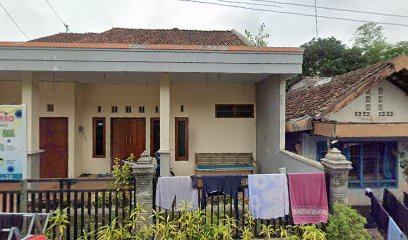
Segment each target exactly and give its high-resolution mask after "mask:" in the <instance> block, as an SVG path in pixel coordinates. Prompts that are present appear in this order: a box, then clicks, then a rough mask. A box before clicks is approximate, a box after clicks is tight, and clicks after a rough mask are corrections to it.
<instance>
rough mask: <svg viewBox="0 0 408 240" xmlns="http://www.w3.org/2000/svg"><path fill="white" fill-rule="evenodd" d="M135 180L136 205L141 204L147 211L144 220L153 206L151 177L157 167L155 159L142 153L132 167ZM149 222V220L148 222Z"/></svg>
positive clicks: (150, 212)
mask: <svg viewBox="0 0 408 240" xmlns="http://www.w3.org/2000/svg"><path fill="white" fill-rule="evenodd" d="M132 167H133V175H134V176H135V179H136V203H137V204H141V205H142V206H143V208H144V209H145V210H146V211H147V213H146V216H145V217H146V219H147V217H149V216H150V215H151V214H152V204H153V201H154V199H153V190H154V189H153V177H154V173H155V170H156V167H157V163H156V159H154V158H152V157H150V155H149V153H148V152H147V151H144V152H143V153H142V154H141V155H140V158H139V159H138V160H137V163H136V164H135V165H133V166H132ZM149 221H150V220H149Z"/></svg>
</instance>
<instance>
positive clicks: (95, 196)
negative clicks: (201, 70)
mask: <svg viewBox="0 0 408 240" xmlns="http://www.w3.org/2000/svg"><path fill="white" fill-rule="evenodd" d="M112 180H113V179H107V178H93V179H90V178H80V179H39V180H28V183H27V184H28V185H31V186H30V187H29V188H27V190H26V191H25V192H24V191H22V188H21V184H22V182H20V181H15V182H0V184H1V186H2V187H1V188H0V210H1V211H0V212H21V211H22V209H21V206H24V204H22V203H24V202H23V201H25V204H26V205H25V207H26V209H27V212H32V213H40V212H51V211H54V210H56V209H66V213H67V214H68V220H69V221H70V224H69V225H68V227H67V229H66V236H67V237H66V239H78V238H80V237H81V236H83V235H84V233H92V234H95V233H96V232H97V231H98V229H100V227H101V226H104V225H105V224H108V223H110V222H112V220H113V219H114V218H117V219H118V221H119V222H121V221H122V220H123V219H124V218H125V216H126V215H127V214H128V213H129V212H130V211H131V210H132V209H133V208H134V207H135V206H136V185H137V184H136V181H135V180H134V179H132V181H131V186H130V187H129V188H128V189H127V190H122V191H120V192H117V190H116V189H113V188H111V187H110V184H109V183H111V181H112ZM328 180H329V179H328ZM327 184H328V185H329V181H328V182H327ZM156 185H157V178H154V179H153V206H152V208H153V209H154V210H156V211H162V210H163V214H164V215H165V216H164V217H165V218H166V219H167V217H169V218H170V220H173V219H177V218H179V217H180V212H179V211H177V210H176V208H175V205H174V204H173V207H172V209H170V210H164V209H160V208H159V207H156V205H155V201H154V200H155V193H156ZM201 188H202V183H201V178H198V199H199V207H200V208H201V201H200V200H201V194H202V193H201ZM247 190H248V185H247V176H244V177H243V183H242V185H241V186H240V189H239V195H238V219H236V213H235V208H234V204H233V200H232V198H230V197H229V196H228V195H223V194H217V195H212V196H210V197H208V198H207V205H206V207H205V208H204V209H205V214H206V218H205V219H206V221H209V223H211V224H213V223H218V220H221V219H225V216H229V217H231V218H234V219H236V225H237V230H236V236H239V234H240V232H241V230H243V228H244V225H245V221H246V220H247V215H248V213H249V199H248V193H247ZM122 196H123V199H120V198H121V197H122ZM154 220H155V219H154ZM264 224H266V225H273V226H274V227H275V228H278V227H279V226H283V227H284V226H287V225H292V224H293V221H292V217H291V216H290V215H289V216H286V217H282V218H278V219H269V220H254V230H255V235H256V236H258V235H259V234H260V230H261V227H262V225H264ZM51 235H52V236H54V235H55V229H54V230H53V231H51Z"/></svg>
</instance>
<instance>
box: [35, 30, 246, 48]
mask: <svg viewBox="0 0 408 240" xmlns="http://www.w3.org/2000/svg"><path fill="white" fill-rule="evenodd" d="M30 42H60V43H122V44H151V45H156V44H171V45H206V46H248V44H247V42H246V41H244V40H243V39H242V36H238V34H236V33H234V31H199V30H179V29H128V28H112V29H110V30H108V31H105V32H102V33H82V34H81V33H58V34H55V35H51V36H47V37H42V38H38V39H33V40H31V41H30Z"/></svg>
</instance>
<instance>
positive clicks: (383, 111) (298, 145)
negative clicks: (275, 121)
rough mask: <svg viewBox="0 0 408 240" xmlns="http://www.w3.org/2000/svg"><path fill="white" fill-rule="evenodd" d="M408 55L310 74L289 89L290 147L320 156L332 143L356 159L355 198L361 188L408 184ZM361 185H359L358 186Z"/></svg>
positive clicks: (352, 195)
mask: <svg viewBox="0 0 408 240" xmlns="http://www.w3.org/2000/svg"><path fill="white" fill-rule="evenodd" d="M407 106H408V56H400V57H397V58H395V59H393V60H391V61H387V62H382V63H378V64H374V65H372V66H369V67H366V68H361V69H358V70H355V71H352V72H349V73H346V74H343V75H339V76H335V77H329V78H328V77H305V78H303V79H302V80H301V81H299V82H298V83H296V84H294V85H293V86H291V88H290V89H289V91H288V93H287V95H286V149H287V150H289V151H291V152H294V153H297V154H300V155H302V156H304V157H307V158H309V159H315V160H316V161H320V160H321V159H322V158H324V156H325V154H326V152H327V150H328V148H329V147H330V145H331V144H332V145H333V147H336V148H338V149H339V150H341V152H342V154H343V155H345V156H346V158H347V159H348V160H349V161H351V162H352V167H353V169H352V170H351V171H350V173H349V198H350V202H351V203H354V204H359V203H362V202H364V200H366V199H365V198H362V197H361V196H363V195H361V192H362V190H361V189H364V188H373V189H375V188H377V189H381V188H384V187H387V188H393V189H405V190H406V187H407V186H406V182H405V181H404V178H403V174H402V169H401V168H400V167H399V160H400V158H402V157H403V156H402V155H401V153H405V156H408V155H407V154H408V107H407ZM359 189H360V190H359Z"/></svg>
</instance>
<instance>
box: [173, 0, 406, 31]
mask: <svg viewBox="0 0 408 240" xmlns="http://www.w3.org/2000/svg"><path fill="white" fill-rule="evenodd" d="M178 1H181V2H192V3H200V4H209V5H216V6H223V7H230V8H240V9H246V10H253V11H262V12H273V13H281V14H290V15H298V16H305V17H315V15H314V14H307V13H299V12H289V11H277V10H271V9H261V8H253V7H245V6H240V5H230V4H223V3H215V2H203V1H199V0H178ZM223 1H224V0H223ZM317 17H318V18H324V19H332V20H342V21H349V22H359V23H370V22H371V23H376V24H381V25H390V26H400V27H408V24H403V23H393V22H381V21H369V20H362V19H354V18H344V17H329V16H324V15H317Z"/></svg>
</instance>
